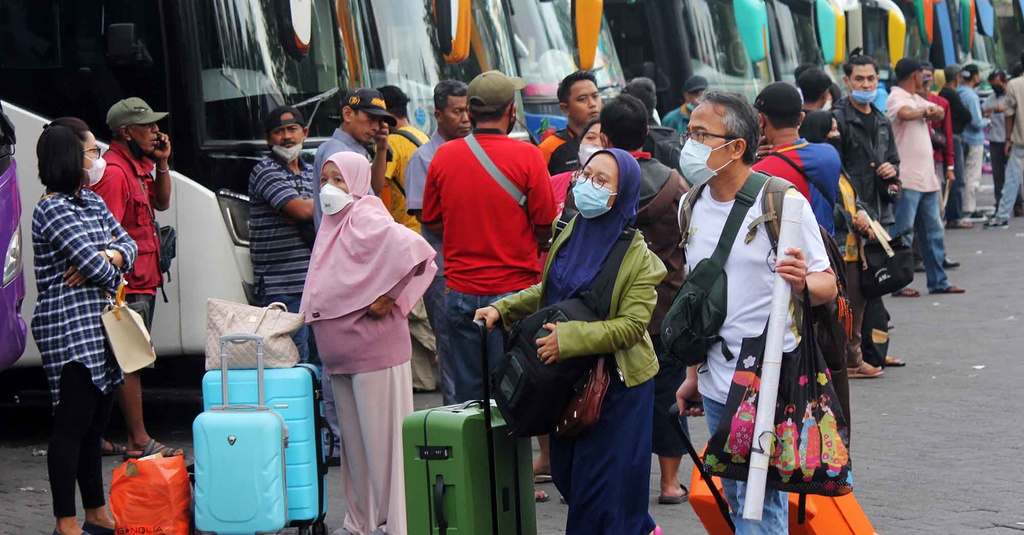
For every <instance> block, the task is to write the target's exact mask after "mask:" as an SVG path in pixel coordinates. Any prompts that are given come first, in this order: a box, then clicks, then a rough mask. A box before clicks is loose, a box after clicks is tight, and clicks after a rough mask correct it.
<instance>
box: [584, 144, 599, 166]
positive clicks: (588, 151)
mask: <svg viewBox="0 0 1024 535" xmlns="http://www.w3.org/2000/svg"><path fill="white" fill-rule="evenodd" d="M599 150H601V147H595V146H593V145H580V152H579V157H580V168H581V169H582V168H583V166H584V165H587V162H588V161H590V158H591V156H593V155H595V154H597V152H598V151H599Z"/></svg>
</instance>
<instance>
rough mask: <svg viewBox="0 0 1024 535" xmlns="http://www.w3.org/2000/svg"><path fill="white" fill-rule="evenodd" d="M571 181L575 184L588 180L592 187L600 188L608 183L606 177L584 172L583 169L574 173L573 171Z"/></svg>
mask: <svg viewBox="0 0 1024 535" xmlns="http://www.w3.org/2000/svg"><path fill="white" fill-rule="evenodd" d="M572 181H573V182H575V183H577V184H582V183H584V182H590V185H591V186H593V187H594V189H601V188H604V187H605V186H607V185H608V179H606V178H604V177H601V176H596V177H595V176H591V175H588V174H585V173H584V172H583V171H576V172H575V173H573V174H572Z"/></svg>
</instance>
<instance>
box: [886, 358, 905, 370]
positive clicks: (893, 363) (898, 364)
mask: <svg viewBox="0 0 1024 535" xmlns="http://www.w3.org/2000/svg"><path fill="white" fill-rule="evenodd" d="M906 365H907V363H906V362H903V361H902V360H900V359H898V358H896V357H885V367H886V368H902V367H904V366H906Z"/></svg>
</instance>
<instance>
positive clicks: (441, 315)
mask: <svg viewBox="0 0 1024 535" xmlns="http://www.w3.org/2000/svg"><path fill="white" fill-rule="evenodd" d="M444 288H445V278H444V277H434V281H433V282H431V283H430V287H429V288H427V292H426V293H424V294H423V306H425V307H426V309H427V318H429V319H430V328H431V330H433V331H434V338H435V339H436V340H437V367H438V370H439V371H440V372H441V399H442V401H443V403H444V404H445V405H452V404H454V403H455V370H454V365H453V363H452V346H451V341H450V340H449V337H448V330H449V328H448V314H447V312H446V311H445V304H444Z"/></svg>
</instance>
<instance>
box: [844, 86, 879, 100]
mask: <svg viewBox="0 0 1024 535" xmlns="http://www.w3.org/2000/svg"><path fill="white" fill-rule="evenodd" d="M877 97H878V88H875V89H873V90H871V91H860V90H854V91H853V92H852V93H850V98H852V99H853V100H855V101H856V102H857V104H871V103H872V102H874V101H875V98H877Z"/></svg>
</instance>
